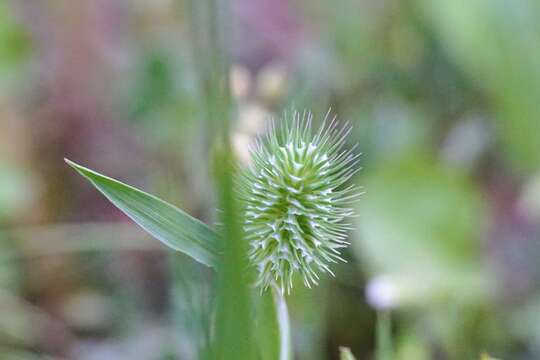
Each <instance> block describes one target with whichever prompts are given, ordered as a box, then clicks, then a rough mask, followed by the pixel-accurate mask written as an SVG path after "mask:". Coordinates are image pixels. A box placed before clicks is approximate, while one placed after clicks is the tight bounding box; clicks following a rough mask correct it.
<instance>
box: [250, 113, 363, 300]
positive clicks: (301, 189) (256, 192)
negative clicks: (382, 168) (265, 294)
mask: <svg viewBox="0 0 540 360" xmlns="http://www.w3.org/2000/svg"><path fill="white" fill-rule="evenodd" d="M286 117H287V116H286ZM327 119H328V115H327V116H326V118H325V121H324V123H323V125H322V126H321V128H320V129H319V131H317V132H316V133H313V132H312V130H311V122H312V115H311V113H306V112H303V113H302V114H300V113H298V112H293V114H292V119H290V118H285V119H284V120H283V121H282V122H281V126H280V127H279V128H276V125H275V124H272V125H271V127H270V129H269V131H268V133H267V135H266V136H264V137H262V138H260V139H258V140H257V142H256V144H255V146H254V147H253V148H252V149H251V156H252V160H253V164H252V166H251V167H250V168H249V169H248V170H247V171H246V172H245V173H244V176H243V181H242V184H243V186H242V189H243V190H242V191H243V196H242V198H243V199H244V201H245V204H244V210H245V214H244V215H245V224H244V230H245V233H246V237H247V239H248V241H249V242H250V250H249V258H250V261H251V264H252V265H254V266H255V267H257V269H258V271H259V276H258V280H257V285H258V286H260V287H261V288H262V289H263V290H264V289H266V288H267V287H268V286H269V285H271V284H272V283H276V285H278V286H279V287H280V288H281V291H282V292H285V290H287V292H288V293H290V290H291V288H292V284H293V275H294V274H295V273H298V274H300V275H301V277H302V279H303V282H304V284H305V285H306V286H307V287H311V285H313V284H317V283H318V280H319V274H320V273H329V274H331V275H334V274H333V273H332V270H331V269H330V266H329V265H330V264H331V263H335V262H337V261H339V260H341V261H344V260H343V258H342V257H341V256H340V251H341V249H343V248H345V247H347V245H348V242H347V241H346V238H347V231H348V230H349V229H350V225H349V224H346V223H344V220H345V219H346V218H347V217H349V216H350V215H352V213H353V211H352V208H351V202H352V201H354V200H355V199H356V197H357V196H358V195H359V191H358V188H357V187H356V186H354V185H349V186H347V185H346V183H347V182H348V180H349V179H350V178H351V176H353V174H354V173H355V172H356V171H357V170H358V166H357V165H358V157H359V155H360V154H355V147H356V146H355V147H353V148H350V149H343V145H344V143H345V140H346V137H347V135H348V134H349V133H350V131H351V127H350V126H342V127H340V126H338V124H337V122H336V119H335V118H333V119H332V120H330V121H327Z"/></svg>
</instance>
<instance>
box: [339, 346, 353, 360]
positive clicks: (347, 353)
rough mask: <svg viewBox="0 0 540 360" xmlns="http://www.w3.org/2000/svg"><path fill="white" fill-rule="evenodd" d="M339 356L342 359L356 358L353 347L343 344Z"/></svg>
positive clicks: (350, 359)
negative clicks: (352, 350)
mask: <svg viewBox="0 0 540 360" xmlns="http://www.w3.org/2000/svg"><path fill="white" fill-rule="evenodd" d="M339 358H340V360H356V358H355V357H354V355H353V353H352V352H351V349H349V348H347V347H343V346H342V347H340V348H339Z"/></svg>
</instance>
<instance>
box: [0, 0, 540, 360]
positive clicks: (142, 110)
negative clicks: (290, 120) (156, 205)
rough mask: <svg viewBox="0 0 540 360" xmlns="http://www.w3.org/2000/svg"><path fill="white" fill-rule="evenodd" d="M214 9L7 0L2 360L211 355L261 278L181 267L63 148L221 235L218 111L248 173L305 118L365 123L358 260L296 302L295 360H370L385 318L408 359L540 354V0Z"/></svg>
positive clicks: (354, 255) (0, 21)
mask: <svg viewBox="0 0 540 360" xmlns="http://www.w3.org/2000/svg"><path fill="white" fill-rule="evenodd" d="M211 3H213V1H207V0H204V1H192V2H188V1H184V0H180V1H167V0H163V1H132V2H125V1H121V0H102V1H87V2H80V1H34V2H23V1H16V0H8V1H6V0H4V1H0V139H1V140H0V358H21V359H32V358H36V357H38V358H46V356H51V357H53V358H78V359H82V360H94V359H116V358H134V359H137V358H141V359H199V358H203V357H204V356H206V355H207V354H205V349H207V348H208V344H209V342H210V338H212V336H213V335H214V334H215V332H216V331H217V330H218V329H214V328H208V324H209V323H211V322H212V320H213V319H214V318H215V317H216V314H214V313H212V312H211V311H210V309H211V308H212V307H213V306H214V305H215V304H214V303H213V301H215V298H216V294H215V292H213V290H212V286H213V285H215V282H216V281H223V279H224V278H225V276H226V277H227V278H232V279H236V280H234V281H235V282H234V284H236V285H235V286H234V287H233V286H232V285H231V284H233V283H231V284H225V285H224V284H221V285H222V287H221V288H220V296H226V297H227V299H228V300H227V301H226V303H227V304H228V305H227V306H224V307H222V310H223V309H224V308H235V309H238V310H236V311H241V310H240V309H239V307H242V306H241V304H240V305H238V304H234V300H235V299H236V297H235V296H236V293H235V291H236V290H235V289H240V291H241V292H242V293H243V294H244V295H245V296H244V297H242V298H243V299H244V300H246V297H247V294H246V292H247V291H246V292H244V290H245V289H243V287H242V286H241V285H239V283H238V281H239V280H238V279H239V278H238V276H240V275H241V274H242V270H243V269H239V268H235V267H234V266H233V265H231V266H230V267H231V268H232V269H233V271H232V272H227V274H219V275H220V276H219V277H218V278H216V277H214V276H212V274H211V273H209V272H208V270H206V269H204V268H202V267H200V265H198V264H196V263H194V262H193V261H192V260H191V259H188V258H186V257H185V256H183V255H177V254H170V255H168V256H169V257H164V256H163V251H164V250H163V248H162V247H159V246H157V245H159V244H157V245H156V244H154V243H152V242H151V241H150V240H149V239H147V238H146V237H144V236H143V235H142V234H141V233H140V232H138V230H136V229H134V228H131V227H130V226H129V225H128V224H127V223H125V222H126V219H125V217H124V216H123V215H122V214H121V213H120V212H118V211H116V210H114V209H112V207H111V206H109V205H108V204H107V203H106V202H105V201H103V200H102V199H101V198H100V197H99V196H98V195H96V194H95V193H94V192H92V191H91V190H90V189H88V188H87V187H86V186H85V185H84V184H83V182H82V181H79V180H78V179H76V178H75V176H73V175H72V173H69V172H68V171H69V170H68V169H66V168H65V166H64V164H63V163H62V157H64V156H70V157H73V158H74V160H77V161H80V162H81V163H84V164H88V165H89V166H90V167H92V168H99V169H103V171H104V172H105V173H107V174H109V173H110V174H111V175H114V176H116V177H118V178H122V179H125V180H126V182H127V183H134V184H136V185H137V186H138V187H141V188H145V189H148V190H149V191H150V192H152V193H158V194H159V195H160V197H161V198H165V199H170V200H171V202H172V203H175V204H179V205H181V208H182V209H185V210H186V212H188V213H189V214H191V215H193V216H194V217H196V218H200V219H202V220H204V221H205V222H206V223H208V224H209V225H213V224H214V222H215V219H216V218H221V219H222V220H223V219H227V220H226V221H228V219H231V214H230V213H227V214H225V215H226V216H224V214H222V213H217V214H216V213H215V212H214V208H215V207H216V198H218V199H220V201H221V203H224V202H225V203H226V202H227V201H226V200H227V196H221V197H219V196H217V197H216V196H215V195H214V192H213V191H211V189H213V186H214V185H215V184H214V183H213V179H214V176H215V175H216V172H212V170H215V169H216V168H218V167H219V166H222V165H223V162H224V158H223V157H222V155H223V150H224V148H223V147H222V146H221V144H216V143H215V136H216V134H219V133H220V128H221V125H222V124H223V120H226V119H228V120H230V130H231V132H232V136H231V149H232V150H233V151H234V152H235V155H236V156H237V158H238V159H239V162H240V164H241V165H240V166H243V165H244V164H248V163H249V156H247V155H246V154H247V152H246V150H247V146H248V144H250V142H251V141H252V140H253V137H254V136H255V135H257V134H260V133H261V132H263V131H264V129H265V126H266V125H267V123H268V117H270V116H275V115H280V114H281V112H282V111H283V109H289V108H290V107H291V106H292V107H297V108H300V109H303V108H304V107H306V108H309V109H311V110H313V112H314V113H315V115H317V116H318V118H321V117H322V116H323V115H324V114H325V113H326V111H328V108H330V107H331V108H332V111H333V112H334V113H336V114H337V115H338V117H339V119H341V120H343V121H349V122H351V123H352V125H353V127H354V134H353V136H351V137H350V139H347V142H348V143H349V144H350V145H349V146H352V145H353V144H355V143H359V151H361V152H363V153H364V155H363V157H362V166H363V168H364V169H363V170H362V171H361V172H360V173H359V175H358V177H357V179H356V181H357V182H358V183H359V184H360V185H362V186H363V187H364V189H365V191H366V194H365V195H363V196H362V197H361V199H360V201H359V203H358V205H357V208H358V210H359V214H358V218H357V219H354V220H353V224H354V228H355V229H354V231H353V232H352V234H351V238H350V241H351V242H352V243H353V244H352V247H351V251H350V252H349V253H347V254H345V256H346V258H347V260H348V263H347V264H340V265H338V266H336V278H326V279H323V280H322V284H321V286H319V287H318V288H316V289H312V290H306V289H301V288H300V287H295V291H294V292H293V294H292V295H291V296H290V297H288V298H287V302H288V303H289V306H290V317H291V327H292V341H293V347H294V351H295V354H294V355H295V358H297V359H310V360H314V359H326V358H331V359H339V357H340V353H339V347H340V346H345V347H347V348H350V350H351V353H352V354H354V355H355V357H356V358H357V359H373V358H374V356H375V355H376V354H375V344H376V341H375V332H376V320H375V319H376V316H375V309H373V308H379V310H380V308H384V309H387V310H390V311H391V313H392V328H391V331H392V336H393V338H392V340H393V341H392V342H393V344H392V345H393V350H394V352H395V358H396V359H399V360H409V359H415V360H423V359H479V358H480V359H488V358H489V356H491V357H495V358H497V359H499V358H500V359H520V360H522V359H523V360H526V359H538V358H540V335H539V334H540V328H539V327H538V324H540V318H539V314H540V300H539V299H540V264H539V262H538V258H539V256H540V245H538V244H540V215H539V214H540V210H539V209H540V205H539V204H540V195H539V190H538V189H539V185H538V184H539V171H540V167H539V164H540V136H539V134H540V121H539V119H540V107H539V106H538V99H539V98H540V5H539V3H538V1H536V0H515V1H514V0H410V1H398V0H381V1H375V0H358V1H356V0H339V1H335V2H328V1H325V0H299V1H290V0H280V1H272V0H255V1H250V0H234V1H232V2H230V6H231V8H230V9H229V11H228V12H227V13H226V14H225V13H221V14H220V17H221V16H223V18H224V19H225V21H224V22H223V23H221V22H219V23H218V22H216V18H212V17H211V16H207V15H208V13H206V12H205V11H202V12H201V11H200V10H204V9H207V6H208V5H209V4H211ZM214 10H215V9H214ZM220 11H221V10H220ZM224 15H225V16H224ZM216 29H224V30H223V31H222V32H219V31H218V35H219V36H215V34H216ZM225 32H230V33H231V34H230V35H231V37H230V38H227V37H226V34H225ZM210 34H214V36H209V35H210ZM220 51H223V52H224V53H225V54H226V55H227V58H229V57H230V62H231V64H230V66H229V64H228V60H226V58H225V57H223V58H220V57H219V56H218V57H216V54H218V53H219V52H220ZM220 61H224V63H220ZM229 67H230V68H231V70H230V74H229V75H230V78H231V79H230V95H231V97H232V98H231V99H230V100H231V102H230V104H225V103H224V99H223V98H221V97H220V96H218V95H219V94H220V92H222V91H224V90H227V89H226V86H227V85H228V82H227V80H225V78H227V76H226V75H227V74H226V72H227V71H228V70H229ZM227 101H228V99H227ZM229 105H231V106H230V108H229ZM319 115H320V116H319ZM218 125H219V126H218ZM214 154H218V155H217V156H215V157H214V158H212V156H213V155H214ZM68 174H70V175H69V176H68ZM229 185H230V184H229ZM221 187H222V186H221V185H220V186H218V191H219V190H222V189H221ZM222 195H223V194H222ZM225 195H226V194H225ZM220 207H222V206H220ZM225 210H227V209H225ZM104 219H105V220H107V221H109V222H111V223H106V224H103V223H93V222H98V221H102V220H104ZM66 220H84V221H87V222H91V223H90V224H88V223H77V222H75V223H70V224H66V223H63V222H64V221H66ZM233 220H235V221H237V220H238V219H233ZM233 230H234V229H233ZM237 230H238V229H237ZM230 234H231V236H233V237H235V238H236V235H235V234H236V233H235V231H232V232H231V233H230ZM236 240H238V239H236ZM236 245H238V244H236ZM232 255H233V256H231V257H230V258H229V264H233V263H234V260H235V257H234V252H233V254H232ZM227 285H230V286H227ZM249 294H250V296H251V295H253V296H255V295H254V294H251V292H250V293H249ZM258 299H259V300H261V304H259V305H261V307H260V308H258V310H259V311H261V308H262V309H265V308H266V309H268V308H269V306H268V305H269V304H270V300H271V299H269V298H258ZM246 301H247V300H246ZM242 303H243V304H245V303H246V302H242ZM247 303H249V301H247ZM229 306H230V307H229ZM243 310H246V311H245V312H243V313H242V314H241V315H242V317H241V318H242V322H243V323H246V322H247V323H249V325H253V331H252V332H253V333H252V334H250V335H253V336H254V337H255V338H258V339H259V341H260V337H261V336H265V335H264V332H262V333H261V332H259V330H260V329H261V327H260V323H261V322H265V321H266V320H261V319H260V318H259V316H261V313H257V312H256V311H255V310H257V308H255V309H252V310H249V311H248V310H247V309H242V311H243ZM229 315H230V314H229ZM262 315H264V316H268V315H269V314H268V313H263V314H262ZM270 315H271V314H270ZM220 316H221V318H222V319H224V320H225V322H228V323H225V325H223V324H222V325H221V326H222V327H221V328H220V329H219V331H225V332H226V331H228V330H225V329H233V330H231V331H233V332H234V331H236V330H238V326H239V325H238V324H239V323H232V322H230V321H229V320H228V319H235V317H234V316H231V317H226V316H225V317H224V316H223V314H221V315H220ZM264 316H262V317H263V319H264ZM240 330H242V329H240ZM264 330H265V331H268V333H273V334H274V335H275V330H276V329H275V327H274V326H269V327H268V328H265V329H264ZM225 335H227V334H225ZM224 338H225V339H226V338H227V336H225V337H224ZM228 341H229V340H225V342H224V344H222V346H227V345H228ZM231 341H232V340H231ZM267 345H268V346H269V347H272V344H267ZM229 350H232V351H234V350H235V349H234V348H231V347H229ZM272 354H273V352H271V351H269V352H268V353H265V354H264V355H265V356H268V357H272V356H273V355H272ZM342 354H343V355H342V356H349V353H347V352H345V351H344V352H342ZM484 354H485V355H484ZM487 354H490V355H489V356H488V355H487Z"/></svg>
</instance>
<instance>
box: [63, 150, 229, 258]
mask: <svg viewBox="0 0 540 360" xmlns="http://www.w3.org/2000/svg"><path fill="white" fill-rule="evenodd" d="M65 161H66V163H67V164H68V165H70V166H71V167H72V168H74V169H75V170H76V171H77V172H78V173H79V174H80V175H82V176H83V177H84V178H86V179H87V180H88V181H89V182H90V183H91V184H92V185H93V186H94V187H95V188H96V189H97V190H98V191H99V192H101V193H102V194H103V195H104V196H105V197H106V198H107V199H108V200H109V201H110V202H111V203H112V204H113V205H115V206H116V207H117V208H118V209H120V210H121V211H122V212H123V213H124V214H126V215H127V216H128V217H129V218H130V219H131V220H133V221H134V222H135V223H136V224H137V225H139V226H140V227H141V228H143V229H144V230H145V231H146V232H148V233H149V234H150V235H152V236H153V237H155V238H156V239H157V240H159V241H161V242H162V243H164V244H165V245H167V246H168V247H170V248H172V249H174V250H176V251H180V252H183V253H185V254H187V255H189V256H191V257H192V258H194V259H195V260H197V261H198V262H200V263H202V264H205V265H207V266H210V267H215V265H216V263H217V257H218V256H219V252H220V251H219V249H220V246H219V243H220V241H219V235H218V234H217V233H216V232H215V231H213V230H212V229H210V228H209V227H208V226H207V225H205V224H204V223H202V222H201V221H199V220H197V219H195V218H193V217H192V216H190V215H188V214H187V213H185V212H184V211H182V210H180V209H178V208H177V207H175V206H173V205H171V204H169V203H167V202H165V201H163V200H161V199H159V198H158V197H156V196H154V195H151V194H148V193H146V192H144V191H142V190H139V189H137V188H135V187H133V186H130V185H127V184H124V183H122V182H120V181H118V180H115V179H113V178H110V177H108V176H105V175H102V174H100V173H98V172H96V171H94V170H91V169H88V168H86V167H84V166H81V165H79V164H77V163H75V162H73V161H71V160H69V159H65Z"/></svg>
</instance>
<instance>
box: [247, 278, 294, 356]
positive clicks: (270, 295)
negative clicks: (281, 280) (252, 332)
mask: <svg viewBox="0 0 540 360" xmlns="http://www.w3.org/2000/svg"><path fill="white" fill-rule="evenodd" d="M256 302H257V306H256V310H257V314H256V332H257V335H256V336H257V344H258V346H259V355H260V359H261V360H275V359H279V360H289V359H291V356H292V349H291V339H290V326H289V313H288V310H287V303H286V302H285V299H284V297H283V295H282V294H281V292H280V290H279V289H277V288H275V287H273V288H272V289H271V291H265V292H264V293H263V294H262V295H261V296H258V295H257V299H256Z"/></svg>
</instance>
